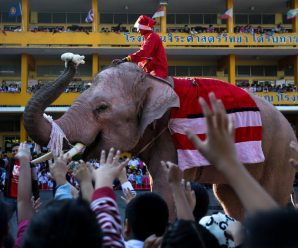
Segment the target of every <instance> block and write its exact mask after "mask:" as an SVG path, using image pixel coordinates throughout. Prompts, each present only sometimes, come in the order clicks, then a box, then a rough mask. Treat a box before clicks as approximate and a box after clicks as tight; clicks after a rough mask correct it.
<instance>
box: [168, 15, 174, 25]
mask: <svg viewBox="0 0 298 248" xmlns="http://www.w3.org/2000/svg"><path fill="white" fill-rule="evenodd" d="M175 20H176V19H175V14H167V23H168V24H175V23H176V21H175Z"/></svg>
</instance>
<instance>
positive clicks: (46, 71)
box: [36, 65, 64, 77]
mask: <svg viewBox="0 0 298 248" xmlns="http://www.w3.org/2000/svg"><path fill="white" fill-rule="evenodd" d="M63 71H64V68H63V66H61V65H39V66H37V67H36V74H37V76H39V77H42V76H58V75H60V74H62V73H63Z"/></svg>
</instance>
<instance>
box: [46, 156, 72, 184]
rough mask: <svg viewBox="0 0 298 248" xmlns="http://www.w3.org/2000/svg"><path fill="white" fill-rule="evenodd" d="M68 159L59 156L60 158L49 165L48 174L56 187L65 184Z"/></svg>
mask: <svg viewBox="0 0 298 248" xmlns="http://www.w3.org/2000/svg"><path fill="white" fill-rule="evenodd" d="M67 161H68V157H66V158H65V157H64V156H63V154H61V156H60V157H58V158H55V162H54V163H53V164H50V172H51V175H52V177H53V178H54V180H55V181H56V183H57V185H63V184H65V183H66V177H65V176H66V173H67V171H68V167H67Z"/></svg>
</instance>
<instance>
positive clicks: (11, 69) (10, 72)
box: [0, 62, 21, 77]
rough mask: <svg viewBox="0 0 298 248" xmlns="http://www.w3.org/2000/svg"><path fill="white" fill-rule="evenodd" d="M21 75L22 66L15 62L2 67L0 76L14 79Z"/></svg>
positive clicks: (0, 66) (0, 67)
mask: <svg viewBox="0 0 298 248" xmlns="http://www.w3.org/2000/svg"><path fill="white" fill-rule="evenodd" d="M20 75H21V64H20V63H19V62H14V63H11V64H4V65H0V76H4V77H14V76H20Z"/></svg>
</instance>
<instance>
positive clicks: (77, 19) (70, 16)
mask: <svg viewBox="0 0 298 248" xmlns="http://www.w3.org/2000/svg"><path fill="white" fill-rule="evenodd" d="M86 16H87V14H86ZM66 18H67V23H81V13H67V14H66Z"/></svg>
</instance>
